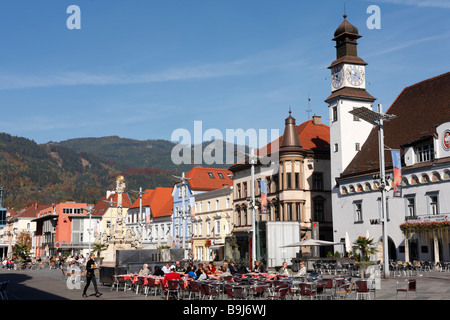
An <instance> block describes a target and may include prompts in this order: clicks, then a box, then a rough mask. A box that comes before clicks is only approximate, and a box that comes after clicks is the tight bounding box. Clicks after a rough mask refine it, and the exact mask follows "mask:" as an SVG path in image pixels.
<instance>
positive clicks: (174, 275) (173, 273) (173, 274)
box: [163, 266, 182, 287]
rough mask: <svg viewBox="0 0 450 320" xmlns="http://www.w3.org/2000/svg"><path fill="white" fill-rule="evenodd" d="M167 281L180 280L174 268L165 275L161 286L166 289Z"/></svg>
mask: <svg viewBox="0 0 450 320" xmlns="http://www.w3.org/2000/svg"><path fill="white" fill-rule="evenodd" d="M169 280H182V279H181V276H180V275H179V274H178V273H177V272H176V268H175V266H173V267H172V268H170V272H169V273H166V275H165V276H164V280H163V286H164V287H167V281H169Z"/></svg>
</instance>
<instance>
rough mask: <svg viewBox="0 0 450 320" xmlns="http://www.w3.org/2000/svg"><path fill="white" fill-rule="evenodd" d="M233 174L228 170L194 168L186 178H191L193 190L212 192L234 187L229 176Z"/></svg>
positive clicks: (190, 183)
mask: <svg viewBox="0 0 450 320" xmlns="http://www.w3.org/2000/svg"><path fill="white" fill-rule="evenodd" d="M219 173H220V175H219ZM232 174H233V173H232V172H231V171H230V170H228V169H219V168H202V167H194V168H192V169H191V170H190V171H189V172H188V173H186V178H191V180H189V186H190V187H191V189H192V190H196V191H210V190H216V189H220V188H223V187H229V186H232V185H233V180H232V179H230V177H229V176H228V175H232Z"/></svg>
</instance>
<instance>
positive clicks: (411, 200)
mask: <svg viewBox="0 0 450 320" xmlns="http://www.w3.org/2000/svg"><path fill="white" fill-rule="evenodd" d="M405 199H406V218H407V219H408V218H414V217H415V216H416V198H415V197H414V196H407V197H405Z"/></svg>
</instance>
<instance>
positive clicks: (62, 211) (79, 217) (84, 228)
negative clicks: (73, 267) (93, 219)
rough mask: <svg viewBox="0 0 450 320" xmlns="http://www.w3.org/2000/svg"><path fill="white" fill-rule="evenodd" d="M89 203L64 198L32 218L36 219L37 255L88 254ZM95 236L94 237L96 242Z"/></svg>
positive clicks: (34, 220) (35, 250)
mask: <svg viewBox="0 0 450 320" xmlns="http://www.w3.org/2000/svg"><path fill="white" fill-rule="evenodd" d="M89 207H92V205H89V204H87V203H76V202H62V203H58V204H53V205H51V206H48V207H46V208H43V209H41V210H39V211H37V213H36V218H34V219H33V220H32V221H33V222H35V223H36V233H35V242H34V243H35V249H34V252H35V256H36V257H49V256H59V255H61V254H63V252H65V253H68V254H70V255H79V254H86V253H87V249H88V248H89V234H88V226H89V225H88V223H87V222H86V221H87V220H88V215H87V214H86V211H85V210H83V209H88V208H89ZM93 240H94V239H93V237H91V241H92V242H93Z"/></svg>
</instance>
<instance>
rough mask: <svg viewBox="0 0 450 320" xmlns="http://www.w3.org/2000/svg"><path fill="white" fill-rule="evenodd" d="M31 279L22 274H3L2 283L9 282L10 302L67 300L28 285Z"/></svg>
mask: <svg viewBox="0 0 450 320" xmlns="http://www.w3.org/2000/svg"><path fill="white" fill-rule="evenodd" d="M30 279H31V277H30V276H28V275H26V274H20V273H14V272H11V273H1V274H0V282H3V281H9V283H8V286H7V287H6V293H7V295H8V300H67V298H64V297H61V296H58V295H55V294H52V293H49V292H46V291H44V290H45V289H44V288H43V290H39V289H36V288H31V287H29V286H27V285H26V281H27V280H30Z"/></svg>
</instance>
